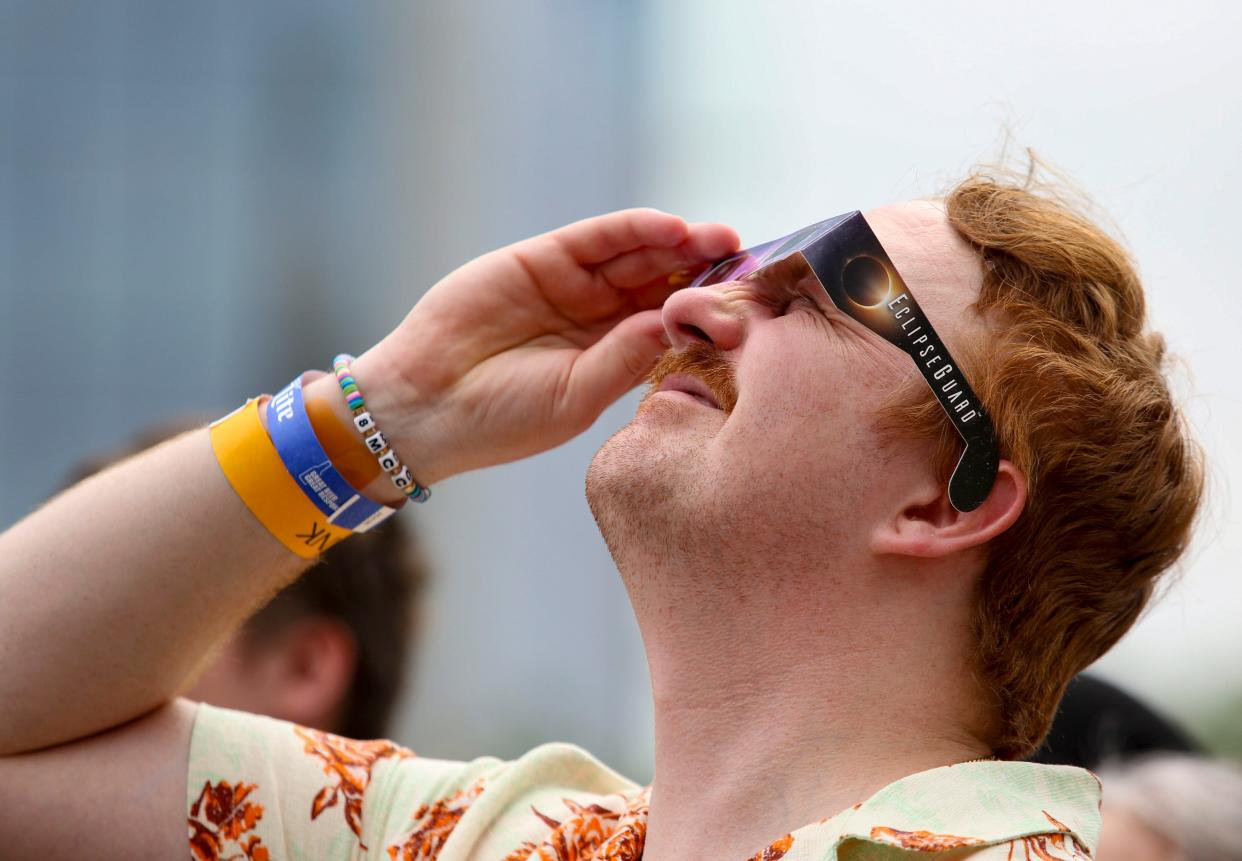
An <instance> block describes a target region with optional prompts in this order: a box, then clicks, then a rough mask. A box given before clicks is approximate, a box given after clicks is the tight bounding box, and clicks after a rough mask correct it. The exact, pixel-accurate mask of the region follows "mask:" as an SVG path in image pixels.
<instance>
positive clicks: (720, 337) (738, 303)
mask: <svg viewBox="0 0 1242 861" xmlns="http://www.w3.org/2000/svg"><path fill="white" fill-rule="evenodd" d="M729 287H732V288H734V290H735V291H736V287H737V285H736V284H729V285H725V284H716V285H713V286H711V287H691V288H687V289H685V290H678V291H677V292H676V293H674V294H673V295H672V296H669V297H668V299H666V300H665V301H664V309H663V320H664V331H665V332H666V333H667V334H668V340H669V344H671V345H672V346H673V347H674V348H677V349H682V348H685V347H689V346H691V345H694V344H710V345H711V346H713V347H715V348H716V349H717V350H720V351H721V352H728V351H729V350H733V349H736V348H737V347H740V346H741V344H742V340H743V339H744V337H745V334H746V307H745V306H746V305H749V304H751V303H749V302H746V301H744V300H741V299H740V297H738V296H734V297H732V298H730V297H729V296H728V295H727V294H726V292H725V291H726V290H727V289H728V288H729Z"/></svg>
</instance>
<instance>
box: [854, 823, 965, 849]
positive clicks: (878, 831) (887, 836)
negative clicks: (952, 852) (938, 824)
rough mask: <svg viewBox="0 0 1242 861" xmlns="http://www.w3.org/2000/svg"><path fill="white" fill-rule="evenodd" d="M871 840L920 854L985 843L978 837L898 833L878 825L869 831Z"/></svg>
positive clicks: (909, 832)
mask: <svg viewBox="0 0 1242 861" xmlns="http://www.w3.org/2000/svg"><path fill="white" fill-rule="evenodd" d="M871 839H872V840H874V841H876V842H877V843H886V844H888V845H889V846H898V847H900V848H902V849H917V850H919V851H920V852H943V851H945V850H946V849H960V848H962V847H963V846H982V845H983V844H984V843H985V842H986V841H984V840H980V839H979V838H978V837H955V836H953V835H952V834H933V833H932V832H930V831H898V830H897V829H896V828H885V827H883V826H880V825H877V826H876V827H875V828H872V829H871Z"/></svg>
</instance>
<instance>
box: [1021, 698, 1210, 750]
mask: <svg viewBox="0 0 1242 861" xmlns="http://www.w3.org/2000/svg"><path fill="white" fill-rule="evenodd" d="M1154 751H1165V752H1171V753H1199V752H1200V749H1199V746H1198V745H1197V744H1196V743H1195V741H1194V740H1193V739H1192V738H1191V737H1190V735H1189V733H1187V732H1186V730H1185V729H1184V728H1182V727H1180V726H1178V725H1177V724H1176V723H1174V722H1173V721H1171V720H1170V719H1169V718H1168V717H1166V716H1165V715H1162V714H1159V713H1158V712H1157V711H1156V710H1155V709H1153V708H1151V707H1150V706H1148V705H1146V704H1145V703H1143V702H1142V701H1140V700H1138V699H1137V698H1135V697H1134V696H1132V695H1131V694H1129V693H1127V692H1126V691H1123V690H1122V689H1121V688H1119V687H1118V686H1117V685H1115V684H1113V683H1111V682H1108V681H1105V680H1104V679H1101V678H1098V677H1096V676H1094V675H1089V674H1083V675H1079V676H1076V677H1075V678H1074V680H1073V681H1072V682H1070V683H1069V687H1067V688H1066V689H1065V696H1063V697H1062V698H1061V703H1060V705H1059V706H1057V714H1056V717H1055V718H1054V719H1053V721H1052V728H1051V729H1050V730H1048V735H1047V736H1046V737H1045V738H1044V740H1043V743H1042V744H1040V746H1039V749H1038V750H1037V751H1035V753H1033V754H1032V755H1031V756H1030V757H1029V758H1028V759H1029V761H1030V762H1042V763H1044V764H1045V765H1076V766H1078V767H1079V768H1088V769H1091V770H1092V771H1097V770H1098V769H1099V768H1100V767H1101V766H1102V765H1103V764H1104V763H1107V762H1115V761H1117V760H1124V759H1130V758H1132V757H1136V756H1139V755H1141V754H1146V753H1152V752H1154Z"/></svg>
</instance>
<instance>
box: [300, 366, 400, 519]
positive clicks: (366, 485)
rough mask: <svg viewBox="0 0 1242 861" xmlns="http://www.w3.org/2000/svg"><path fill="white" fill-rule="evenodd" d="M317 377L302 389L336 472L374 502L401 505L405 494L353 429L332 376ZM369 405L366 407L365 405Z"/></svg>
mask: <svg viewBox="0 0 1242 861" xmlns="http://www.w3.org/2000/svg"><path fill="white" fill-rule="evenodd" d="M318 373H319V374H320V375H319V376H317V377H316V378H315V379H313V380H311V381H310V382H309V383H307V384H306V386H305V387H304V395H305V398H306V414H307V416H308V417H309V418H310V422H311V426H312V427H313V428H314V429H315V436H316V437H317V438H318V439H319V444H320V445H322V446H323V448H324V451H326V452H327V454H328V458H329V459H330V460H331V461H332V465H333V466H334V467H336V470H337V472H339V473H340V474H341V476H342V477H343V478H344V479H345V480H346V481H348V482H349V483H350V484H351V485H352V486H353V487H355V488H357V489H358V490H360V491H361V492H362V493H364V494H365V495H366V496H368V497H370V498H371V499H374V500H375V501H376V502H382V503H384V504H385V505H400V504H401V503H402V502H404V501H405V494H404V493H402V492H401V491H400V489H398V488H397V487H396V486H395V485H394V484H393V483H392V480H391V479H390V478H389V477H388V474H387V473H385V472H384V471H383V470H382V469H381V468H380V465H379V463H378V461H376V459H375V455H374V454H373V453H372V452H371V451H370V449H368V448H367V446H366V443H365V442H363V437H362V434H361V433H359V431H358V430H357V428H355V427H354V422H353V413H352V412H351V411H350V409H349V405H348V404H347V403H346V402H345V396H344V395H343V394H342V393H341V389H340V386H339V384H338V383H337V381H336V377H335V376H334V375H333V374H324V373H322V372H318ZM368 406H369V405H368Z"/></svg>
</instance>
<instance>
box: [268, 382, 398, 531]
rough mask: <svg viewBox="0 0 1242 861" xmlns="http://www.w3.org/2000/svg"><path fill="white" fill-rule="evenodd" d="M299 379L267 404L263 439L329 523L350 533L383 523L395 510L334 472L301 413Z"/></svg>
mask: <svg viewBox="0 0 1242 861" xmlns="http://www.w3.org/2000/svg"><path fill="white" fill-rule="evenodd" d="M302 376H304V375H299V376H298V377H297V379H295V380H294V381H293V382H291V383H290V384H289V385H287V386H285V387H284V388H283V389H281V390H280V391H279V392H277V393H276V394H275V396H274V397H273V398H272V399H271V400H270V401H268V404H267V433H268V436H270V437H271V438H272V444H273V445H274V446H275V447H276V451H277V453H278V454H279V455H280V459H281V460H282V461H284V464H285V469H287V470H289V475H291V476H292V477H293V480H294V481H295V482H297V485H298V487H300V488H301V489H302V492H303V493H305V494H306V497H307V499H309V500H310V501H311V502H313V503H314V504H315V506H316V507H317V508H318V509H319V510H320V511H322V512H323V513H324V514H326V515H328V522H329V523H331V524H333V525H335V526H340V527H342V528H344V529H351V530H353V531H354V532H366V531H367V530H368V529H371V528H372V527H374V526H376V525H378V524H379V523H382V522H383V521H385V520H387V519H388V518H389V517H390V516H392V514H393V513H394V512H395V511H396V509H395V508H389V507H388V506H386V505H380V504H379V503H378V502H375V501H374V500H371V499H368V498H367V497H365V496H363V495H362V494H361V493H359V492H358V491H357V490H355V489H354V488H353V487H352V486H351V485H350V483H349V482H348V481H346V480H345V479H344V477H343V476H342V475H341V474H340V473H339V472H337V471H336V467H335V466H333V465H332V461H331V460H330V459H329V458H328V453H327V452H326V451H324V450H323V446H322V445H320V444H319V438H318V437H316V436H315V429H314V428H313V427H312V426H311V423H310V417H309V416H308V415H307V414H306V399H305V398H304V397H303V395H302Z"/></svg>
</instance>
